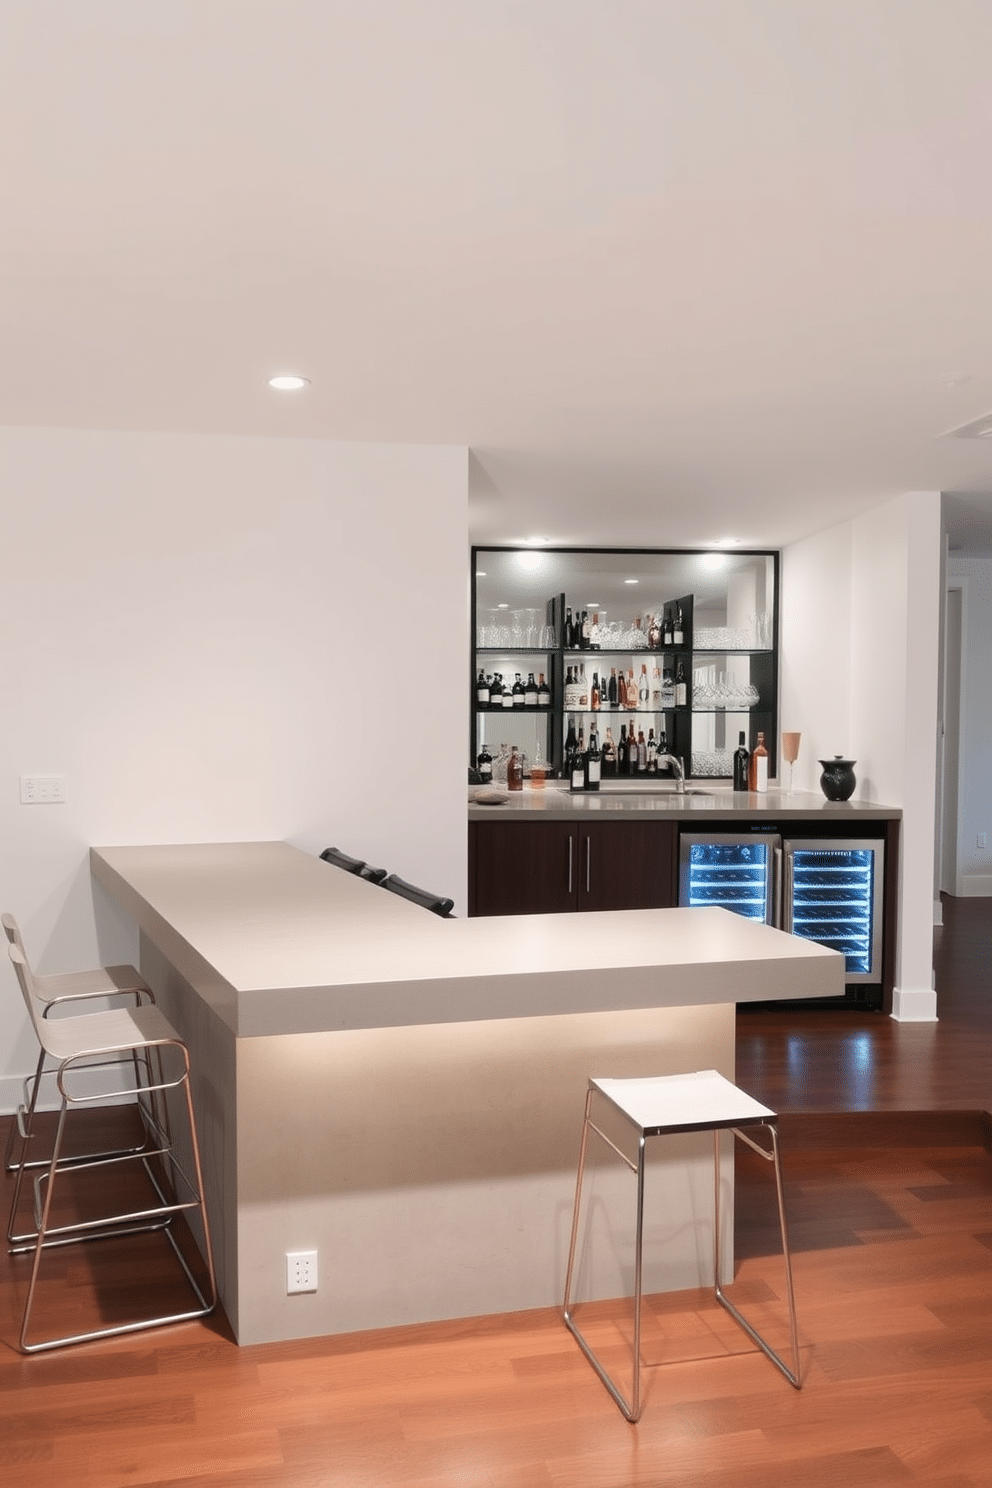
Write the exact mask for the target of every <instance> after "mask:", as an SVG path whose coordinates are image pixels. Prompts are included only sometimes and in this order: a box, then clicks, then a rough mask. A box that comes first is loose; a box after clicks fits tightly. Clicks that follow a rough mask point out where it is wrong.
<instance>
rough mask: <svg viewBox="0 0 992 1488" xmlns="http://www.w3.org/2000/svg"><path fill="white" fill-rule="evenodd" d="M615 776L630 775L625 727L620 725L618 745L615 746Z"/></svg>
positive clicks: (623, 724)
mask: <svg viewBox="0 0 992 1488" xmlns="http://www.w3.org/2000/svg"><path fill="white" fill-rule="evenodd" d="M617 774H618V775H629V774H630V750H629V746H628V744H627V725H626V724H625V723H622V724H621V725H620V743H619V744H618V745H617Z"/></svg>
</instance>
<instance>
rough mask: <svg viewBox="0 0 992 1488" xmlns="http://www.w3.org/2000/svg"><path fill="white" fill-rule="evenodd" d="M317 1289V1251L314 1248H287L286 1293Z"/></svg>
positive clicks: (290, 1294) (289, 1294)
mask: <svg viewBox="0 0 992 1488" xmlns="http://www.w3.org/2000/svg"><path fill="white" fill-rule="evenodd" d="M316 1290H317V1252H316V1251H315V1250H287V1252H286V1295H287V1296H292V1295H293V1293H294V1292H315V1291H316Z"/></svg>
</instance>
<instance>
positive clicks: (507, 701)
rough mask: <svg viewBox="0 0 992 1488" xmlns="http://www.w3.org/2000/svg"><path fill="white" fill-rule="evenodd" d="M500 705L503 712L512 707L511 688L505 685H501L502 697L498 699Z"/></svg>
mask: <svg viewBox="0 0 992 1488" xmlns="http://www.w3.org/2000/svg"><path fill="white" fill-rule="evenodd" d="M500 704H501V705H502V707H503V709H504V711H505V710H506V709H507V708H512V707H513V688H512V687H507V686H506V683H504V684H503V695H502V697H501V698H500Z"/></svg>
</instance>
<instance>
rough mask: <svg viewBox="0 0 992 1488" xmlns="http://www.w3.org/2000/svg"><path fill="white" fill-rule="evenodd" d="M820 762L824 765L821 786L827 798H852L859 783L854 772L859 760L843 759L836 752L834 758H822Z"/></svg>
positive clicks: (830, 799) (842, 799)
mask: <svg viewBox="0 0 992 1488" xmlns="http://www.w3.org/2000/svg"><path fill="white" fill-rule="evenodd" d="M820 764H821V765H822V766H823V774H822V775H821V776H820V786H821V789H822V790H823V794H824V795H825V796H826V798H827V800H828V801H848V800H850V798H851V796H853V795H854V787H855V786H856V785H857V783H858V782H857V779H856V777H855V774H854V767H855V765H856V764H857V760H847V759H842V758H841V757H840V755H839V754H835V755H834V757H833V759H828V760H822V759H821V761H820Z"/></svg>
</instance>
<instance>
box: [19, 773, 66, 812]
mask: <svg viewBox="0 0 992 1488" xmlns="http://www.w3.org/2000/svg"><path fill="white" fill-rule="evenodd" d="M64 804H65V776H64V775H22V776H21V805H22V806H62V805H64Z"/></svg>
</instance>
